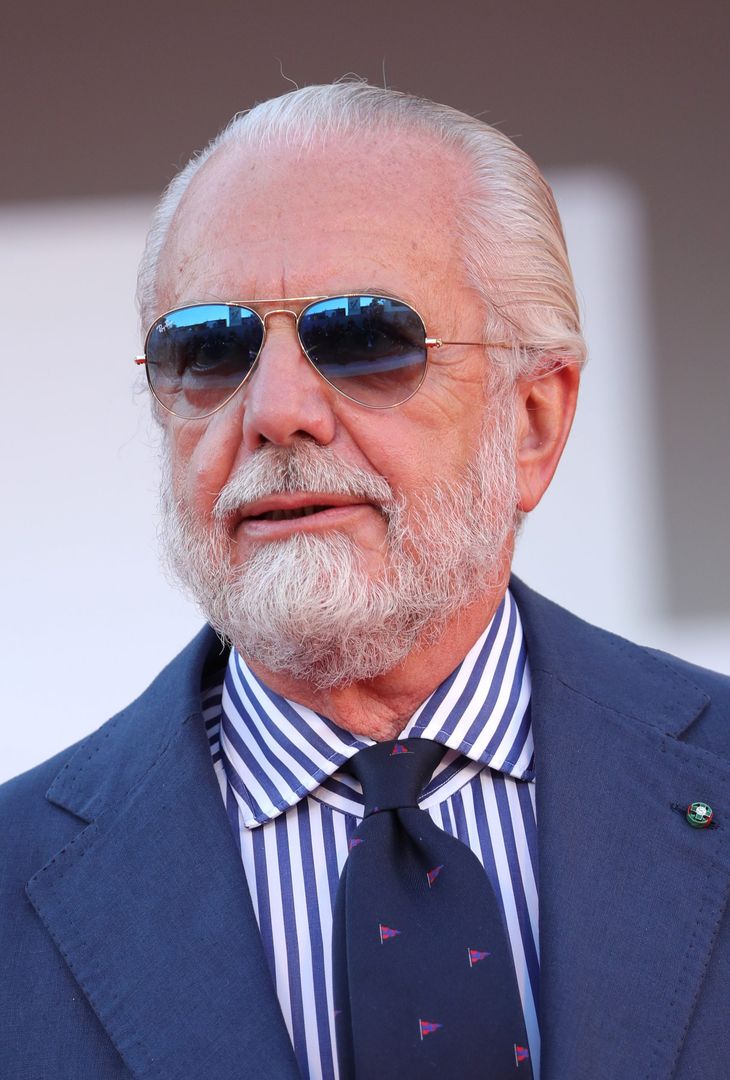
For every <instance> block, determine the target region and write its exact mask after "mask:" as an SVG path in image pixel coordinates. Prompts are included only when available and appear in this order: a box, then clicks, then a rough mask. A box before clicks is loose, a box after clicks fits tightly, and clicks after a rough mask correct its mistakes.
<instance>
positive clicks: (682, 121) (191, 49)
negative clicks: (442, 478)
mask: <svg viewBox="0 0 730 1080" xmlns="http://www.w3.org/2000/svg"><path fill="white" fill-rule="evenodd" d="M268 10H269V6H268V5H267V6H266V11H265V10H264V5H253V4H250V3H242V2H240V0H239V2H222V0H211V2H208V3H206V4H204V5H203V4H202V3H200V4H187V5H186V4H185V3H183V2H180V0H175V2H173V0H156V2H154V3H148V4H147V3H146V4H142V3H141V2H140V0H131V2H130V3H127V4H125V5H117V6H115V7H113V8H111V7H109V6H108V5H98V4H92V3H90V2H84V3H79V2H74V0H68V2H66V3H64V4H61V5H47V6H45V7H44V8H43V10H42V11H41V10H39V9H37V8H36V7H35V6H34V5H22V6H21V5H20V4H17V3H16V4H15V5H13V7H12V8H9V7H6V10H5V11H4V15H3V25H2V33H1V34H0V41H1V42H2V44H0V49H1V50H2V55H0V102H2V110H3V115H2V130H0V136H1V137H2V146H3V161H4V168H3V170H2V172H0V203H1V202H2V201H3V200H5V201H6V202H7V201H12V200H18V199H20V200H26V199H36V198H43V199H47V198H59V197H67V196H84V197H85V196H88V195H118V194H125V193H148V192H154V191H156V190H159V188H160V187H161V186H162V185H163V184H164V183H165V181H166V180H167V179H168V178H169V177H170V175H171V174H172V172H173V171H174V168H175V166H176V165H179V164H180V163H182V162H183V161H184V160H185V159H186V157H187V156H188V155H189V154H190V153H191V152H192V151H193V150H195V149H196V148H198V147H199V146H200V145H201V144H202V143H203V142H204V141H205V140H206V139H207V138H208V137H209V136H210V135H211V133H212V132H214V131H215V130H216V129H217V127H218V126H219V125H220V124H221V123H222V122H223V121H224V120H225V119H227V118H228V117H229V116H230V115H231V114H232V113H233V112H234V111H236V110H237V109H240V108H243V107H246V106H247V105H249V104H250V103H252V102H253V101H254V100H256V99H258V98H261V97H266V96H269V95H271V94H275V93H279V92H281V91H282V90H285V89H287V87H288V86H289V84H288V83H287V81H286V79H285V78H283V77H282V75H281V74H280V64H281V68H282V70H283V72H284V74H285V75H286V76H288V77H289V78H291V79H294V80H297V81H299V82H312V81H327V80H329V79H331V78H334V77H337V76H339V75H342V74H343V73H345V72H349V71H354V72H357V73H359V74H361V75H364V76H367V77H368V78H370V79H371V80H372V81H381V80H382V79H383V73H384V72H385V77H386V79H387V81H388V83H389V84H390V85H393V86H395V87H399V88H403V89H409V90H412V91H416V92H422V93H424V94H426V95H428V96H431V97H434V98H436V99H438V100H443V101H447V102H449V103H451V104H453V105H456V106H458V107H460V108H463V109H466V110H468V111H470V112H474V113H481V114H483V115H484V116H485V118H486V119H488V120H490V121H492V122H494V123H497V124H499V125H500V126H501V127H502V128H503V129H504V130H505V131H506V132H507V133H508V134H510V135H512V136H513V137H516V138H517V140H518V141H519V142H520V143H521V144H522V145H523V146H525V147H526V148H527V149H528V150H530V152H531V153H532V154H533V156H535V157H536V159H537V160H538V162H539V163H540V164H541V165H542V166H544V167H547V168H552V169H556V168H565V167H576V166H577V167H581V166H588V167H608V168H609V169H611V170H613V171H616V172H618V173H620V174H623V176H624V177H625V178H626V180H627V182H628V183H629V184H630V185H631V186H633V187H634V188H635V189H636V191H637V193H638V196H639V197H640V198H641V200H642V203H643V206H644V208H645V213H646V225H647V232H646V241H647V259H648V270H649V281H648V291H647V295H646V317H647V322H648V325H649V328H650V331H651V340H652V342H653V344H654V351H653V356H652V357H651V363H652V364H653V403H654V405H655V408H656V410H657V415H658V420H657V424H656V439H657V444H656V451H657V456H658V459H659V460H660V461H661V463H662V466H663V467H662V469H661V472H660V474H659V476H658V479H657V484H658V486H659V496H660V504H661V514H662V520H663V530H662V534H663V537H664V543H663V544H662V547H661V550H658V551H657V552H656V559H657V563H658V566H659V570H660V572H661V574H662V576H663V583H664V590H663V595H664V602H665V604H666V609H667V612H668V613H672V614H675V615H685V616H690V615H693V614H712V613H715V614H722V613H724V612H728V611H730V574H729V573H728V572H727V546H728V538H729V537H730V498H729V497H728V494H729V493H728V471H729V470H728V465H729V464H730V425H729V424H728V423H727V420H726V412H727V403H728V392H729V391H730V365H729V364H728V345H727V342H728V314H727V279H728V259H727V252H728V250H729V249H730V229H729V228H728V224H729V219H730V210H729V205H730V200H728V197H727V190H728V179H729V174H730V170H729V169H728V164H729V163H730V140H728V138H727V97H728V64H727V53H726V45H727V41H728V38H729V37H730V6H728V5H727V4H726V3H723V2H722V0H715V2H707V0H695V2H694V3H692V4H689V3H686V2H685V0H669V2H664V3H660V2H656V3H646V2H644V3H642V2H641V0H638V2H631V3H629V2H623V3H622V2H620V0H619V2H615V0H614V2H613V3H611V4H599V3H593V2H586V0H564V2H560V3H559V2H544V3H543V2H540V3H531V4H526V3H519V2H515V0H498V2H489V0H474V2H471V3H459V2H458V0H457V3H456V4H444V3H443V0H419V2H418V3H416V2H415V0H410V2H407V3H400V4H393V3H392V0H388V2H385V0H373V2H370V3H363V4H359V5H355V4H347V5H345V4H342V3H341V2H336V0H332V2H331V3H314V4H313V3H308V4H301V3H289V4H278V5H273V6H271V8H270V11H271V13H270V14H267V11H268ZM615 319H616V326H617V330H618V331H619V335H618V339H617V341H619V342H620V328H621V321H622V313H621V312H620V311H617V312H616V313H615ZM617 347H618V346H617Z"/></svg>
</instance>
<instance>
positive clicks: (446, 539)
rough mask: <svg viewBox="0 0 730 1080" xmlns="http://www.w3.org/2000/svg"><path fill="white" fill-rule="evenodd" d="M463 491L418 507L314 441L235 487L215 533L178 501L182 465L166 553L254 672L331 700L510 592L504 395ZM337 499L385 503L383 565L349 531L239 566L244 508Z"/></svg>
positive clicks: (166, 484) (276, 547)
mask: <svg viewBox="0 0 730 1080" xmlns="http://www.w3.org/2000/svg"><path fill="white" fill-rule="evenodd" d="M500 397H501V400H500V401H494V399H493V400H492V405H493V408H492V410H490V416H488V417H487V418H486V420H485V424H484V428H483V431H482V434H481V438H480V442H479V446H478V449H477V452H476V454H475V455H474V459H473V460H472V461H470V462H468V463H467V465H466V467H465V470H464V475H463V477H462V478H461V479H460V480H459V481H458V482H453V481H452V482H449V483H446V482H441V481H436V482H435V483H434V484H433V485H432V487H431V488H430V489H429V491H428V492H427V493H425V494H422V495H420V496H417V497H415V498H414V497H411V499H410V500H406V499H405V497H404V496H403V495H401V494H398V493H396V492H394V491H393V489H392V488H391V486H390V484H389V483H388V482H387V481H386V480H385V478H384V477H382V476H379V475H377V474H375V473H370V472H368V471H366V470H364V469H360V468H358V467H356V466H352V465H348V464H346V463H344V462H342V461H341V460H339V459H338V458H337V457H336V455H335V454H334V453H333V452H332V451H331V450H330V449H329V448H328V447H323V446H319V445H318V444H316V443H315V442H313V441H311V440H309V439H301V440H299V441H297V442H296V443H294V444H292V445H291V446H287V447H280V446H273V445H271V444H267V445H265V446H263V447H261V448H260V449H259V450H258V451H256V453H255V454H254V455H253V456H252V458H251V459H250V460H249V461H248V462H247V463H246V465H245V466H244V467H243V468H242V469H241V470H239V471H238V472H237V473H236V474H234V476H233V477H231V479H230V480H229V481H228V483H227V484H226V485H225V487H224V488H223V489H222V490H221V492H220V493H219V495H218V498H217V500H216V504H215V507H214V511H213V515H212V520H211V521H206V522H201V521H200V520H196V519H195V517H194V516H193V514H192V513H191V511H190V509H189V508H188V506H186V505H185V503H184V502H183V501H182V500H180V499H175V497H174V495H173V485H172V475H171V474H172V470H171V463H170V461H169V454H166V456H165V462H164V467H163V482H162V498H161V507H162V523H161V540H162V549H163V556H164V559H165V562H166V564H167V567H168V569H169V570H170V572H171V574H172V576H173V578H174V579H176V581H177V582H178V583H179V584H181V585H182V586H183V589H184V590H185V591H186V592H188V593H189V595H190V596H191V597H192V598H193V599H194V601H195V602H196V603H197V604H198V606H199V607H200V609H201V610H202V612H203V614H204V615H205V616H206V618H207V619H208V621H209V622H210V624H211V625H212V626H213V628H214V629H215V630H216V631H217V632H218V633H219V635H221V637H223V638H224V639H225V640H226V641H227V642H229V643H230V644H231V645H232V646H233V647H234V648H235V649H236V650H237V651H238V652H239V653H240V654H241V655H242V656H243V657H244V659H247V660H250V661H255V662H257V663H258V664H260V665H262V666H263V667H264V668H265V669H267V670H269V671H274V672H280V673H285V674H286V675H288V676H289V677H292V678H294V679H297V680H303V681H305V682H306V683H308V684H310V685H312V686H314V687H316V688H318V689H326V688H331V687H334V686H344V685H348V684H351V683H354V682H362V681H365V680H368V679H373V678H376V677H377V676H379V675H382V674H384V673H385V672H387V671H390V670H392V669H393V668H395V667H397V666H398V665H399V664H400V663H401V662H402V661H403V660H405V658H406V657H407V656H408V655H409V654H410V653H411V652H413V651H415V650H416V649H418V648H422V647H424V646H425V645H430V644H433V643H434V642H435V641H437V640H438V639H439V637H440V636H441V635H442V634H443V632H444V630H445V628H446V627H447V625H448V623H449V622H450V620H451V619H453V618H454V616H455V615H456V614H457V613H458V612H459V611H461V610H462V609H463V608H465V607H467V606H468V605H470V604H473V603H474V602H476V601H478V600H479V599H480V598H481V597H483V596H484V595H485V594H486V593H487V591H488V590H490V589H494V588H495V587H497V586H500V585H501V584H502V578H503V575H504V574H505V555H506V554H508V553H509V550H510V548H509V545H510V543H511V541H512V538H513V533H514V530H515V527H516V523H517V518H518V514H517V489H516V475H515V464H514V408H513V403H512V400H511V398H509V399H508V400H505V398H506V397H507V394H505V392H504V391H503V392H502V395H500ZM295 492H297V493H298V492H310V493H317V494H325V493H327V494H337V495H345V496H349V497H353V498H356V499H358V500H365V501H368V502H370V503H372V505H373V506H375V507H376V508H377V509H378V510H379V511H380V513H381V514H382V515H383V518H384V520H385V523H386V553H385V557H384V565H383V567H382V570H381V571H380V573H379V574H378V575H377V576H373V574H372V573H371V572H368V570H367V569H366V567H365V565H364V561H363V555H362V552H361V550H360V548H359V547H358V545H357V543H356V541H355V540H354V539H353V537H351V536H350V535H348V534H346V533H341V532H336V531H332V532H327V533H324V534H313V533H298V534H295V535H293V536H291V537H289V538H287V539H285V540H277V541H273V542H269V543H266V544H261V545H260V546H257V547H256V549H255V550H254V551H253V553H252V554H251V555H250V556H249V557H248V558H247V559H246V561H245V563H243V564H242V565H239V566H235V565H234V564H233V553H234V550H235V546H234V541H233V537H232V534H231V523H232V520H233V516H234V514H235V512H236V511H237V510H239V509H240V508H241V507H242V506H244V505H245V504H248V503H251V502H254V501H255V500H257V499H262V498H266V497H267V496H270V495H275V494H284V493H295Z"/></svg>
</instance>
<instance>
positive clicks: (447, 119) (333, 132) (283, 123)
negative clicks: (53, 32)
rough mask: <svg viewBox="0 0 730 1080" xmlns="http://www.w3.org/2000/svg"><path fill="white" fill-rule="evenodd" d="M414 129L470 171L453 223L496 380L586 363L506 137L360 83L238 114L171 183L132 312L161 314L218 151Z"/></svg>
mask: <svg viewBox="0 0 730 1080" xmlns="http://www.w3.org/2000/svg"><path fill="white" fill-rule="evenodd" d="M362 130H367V131H375V132H382V133H392V132H397V131H398V130H401V131H403V130H409V131H414V130H415V131H421V132H423V133H424V135H425V136H430V137H431V138H432V139H435V140H436V141H437V142H441V144H442V145H443V146H444V147H447V148H452V149H454V150H456V151H457V152H460V153H461V154H462V155H463V158H464V161H465V163H466V164H467V165H468V167H469V168H470V170H471V178H472V179H471V183H470V184H469V188H468V195H467V197H466V198H465V199H464V203H463V205H462V206H461V207H460V208H459V215H458V221H457V222H456V223H455V224H456V228H457V230H458V234H459V237H460V241H461V246H462V251H463V257H464V262H465V266H466V271H467V278H468V280H469V283H470V284H471V285H472V286H473V287H474V289H475V290H476V292H477V295H479V296H480V297H482V299H483V301H484V305H485V309H486V312H487V316H486V322H485V326H484V340H485V341H503V340H504V341H508V342H510V343H513V348H511V349H505V350H500V351H499V361H498V363H499V365H500V367H501V368H502V372H503V374H505V375H508V376H510V377H512V378H514V377H516V376H518V375H538V374H540V372H541V371H544V370H546V369H547V368H548V367H552V366H553V365H554V363H555V362H556V360H557V361H558V362H561V363H575V364H579V365H580V364H582V363H583V362H584V360H585V358H586V346H585V341H584V339H583V335H582V333H581V328H580V315H579V311H578V301H577V298H576V293H575V286H574V283H573V277H572V274H571V270H570V264H569V262H568V253H567V250H566V247H565V238H564V236H563V230H562V226H561V223H560V217H559V215H558V211H557V207H556V205H555V199H554V198H553V194H552V191H551V190H550V187H549V186H548V184H547V183H546V181H545V180H544V178H543V177H542V175H541V174H540V171H539V169H538V168H537V166H536V164H535V162H534V161H533V160H532V158H530V157H529V156H528V155H527V154H526V153H525V152H524V151H523V150H521V149H520V148H519V147H518V146H516V145H515V143H513V142H512V140H511V139H509V138H508V137H507V136H506V135H503V134H502V132H500V131H498V130H497V129H496V128H493V127H491V126H490V125H489V124H485V123H483V122H482V121H481V120H477V119H475V118H474V117H471V116H468V115H466V113H462V112H459V111H458V110H457V109H452V108H450V107H449V106H447V105H439V104H436V103H435V102H432V101H428V100H426V99H425V98H419V97H414V96H413V95H410V94H404V93H400V92H398V91H395V90H386V89H382V88H381V87H377V86H370V85H368V84H367V83H362V82H338V83H333V84H329V85H324V86H307V87H304V88H302V89H301V90H294V91H293V92H291V93H288V94H284V95H282V96H281V97H278V98H272V99H271V100H269V101H264V102H262V103H261V104H259V105H256V106H255V107H254V108H253V109H251V110H250V111H248V112H244V113H240V114H238V115H237V116H235V117H234V118H233V119H232V120H231V122H230V123H229V124H228V126H227V127H225V128H224V129H223V131H221V132H220V134H219V135H217V136H216V137H215V138H214V139H213V140H212V141H211V142H210V143H209V144H208V145H207V146H206V147H205V149H204V150H202V151H201V152H200V153H199V154H197V155H195V156H194V157H193V158H191V160H190V161H189V162H188V164H187V165H186V166H185V168H184V169H182V170H181V172H179V173H178V174H177V176H176V177H175V178H174V179H173V180H172V182H171V183H170V185H169V187H168V188H167V190H166V191H165V192H164V194H163V195H162V198H161V199H160V201H159V203H158V205H157V208H156V210H155V213H154V217H153V220H152V226H151V228H150V232H149V235H148V237H147V243H146V246H145V250H144V254H143V256H142V261H141V264H140V268H139V277H138V283H137V303H138V307H139V311H140V317H141V319H142V321H143V323H144V324H145V325H147V324H148V323H149V322H150V321H151V320H152V319H153V318H154V314H155V309H156V306H157V295H156V290H157V279H158V270H159V264H160V260H161V256H162V253H163V250H164V247H165V243H166V240H167V237H168V234H169V231H170V227H171V225H172V222H173V219H174V217H175V215H176V212H177V210H178V208H179V206H180V203H181V201H182V199H183V196H184V195H185V192H186V191H187V189H188V187H189V185H190V183H191V181H192V179H193V177H194V176H195V175H196V173H197V172H198V170H199V169H201V168H202V167H203V165H204V164H205V162H206V161H208V159H209V158H210V157H211V156H212V155H213V154H214V153H215V152H216V151H217V150H219V149H220V148H221V147H226V146H230V145H247V146H255V147H256V148H257V149H258V150H259V151H261V150H262V149H265V148H266V146H272V145H282V144H283V145H288V146H292V147H294V148H297V149H298V150H299V152H306V149H307V147H309V146H311V145H313V144H314V142H315V141H321V140H322V139H327V138H330V137H338V136H347V135H352V134H354V133H356V132H357V131H362Z"/></svg>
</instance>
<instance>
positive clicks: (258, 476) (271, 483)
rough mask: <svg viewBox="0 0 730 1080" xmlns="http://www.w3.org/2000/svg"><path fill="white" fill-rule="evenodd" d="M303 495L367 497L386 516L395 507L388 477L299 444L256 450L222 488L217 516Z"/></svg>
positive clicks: (323, 448) (311, 445)
mask: <svg viewBox="0 0 730 1080" xmlns="http://www.w3.org/2000/svg"><path fill="white" fill-rule="evenodd" d="M298 492H309V493H311V494H319V495H345V496H350V497H354V498H361V499H366V500H367V501H368V502H371V503H374V504H376V505H377V506H379V507H380V508H381V509H382V510H383V511H385V512H386V513H387V512H388V510H389V509H391V508H392V507H393V506H394V505H395V503H396V497H395V495H394V494H393V490H392V488H391V486H390V484H389V483H388V481H387V480H386V479H385V477H383V476H378V475H377V474H375V473H370V472H368V471H367V470H366V469H361V468H360V467H359V466H357V465H348V464H347V463H346V462H344V461H342V460H340V459H339V458H337V457H336V456H335V455H334V453H333V452H332V451H331V450H330V449H329V448H328V447H326V446H316V445H315V444H314V443H309V442H298V443H294V444H293V445H292V446H263V447H262V448H261V449H260V450H257V451H256V453H255V454H254V455H253V457H252V458H251V460H250V461H248V462H247V463H246V464H245V465H244V466H243V468H241V469H239V471H238V472H237V473H235V474H234V475H233V476H232V477H231V478H230V480H229V481H228V482H227V483H226V484H225V486H224V487H223V488H222V489H221V491H220V493H219V494H218V497H217V499H216V501H215V506H214V509H213V516H214V517H216V518H218V519H221V518H225V517H226V516H227V515H228V514H231V513H234V512H236V511H237V510H240V509H241V507H244V506H246V505H247V504H248V503H253V502H257V501H258V500H259V499H266V498H268V497H269V496H271V495H287V494H295V493H298Z"/></svg>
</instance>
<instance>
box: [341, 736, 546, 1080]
mask: <svg viewBox="0 0 730 1080" xmlns="http://www.w3.org/2000/svg"><path fill="white" fill-rule="evenodd" d="M443 754H444V747H443V746H440V745H439V744H438V743H434V742H430V741H429V740H427V739H403V740H397V741H394V742H387V743H377V744H376V745H375V746H370V747H367V749H365V750H361V751H360V752H359V753H358V754H356V755H355V756H354V757H353V758H352V759H351V761H350V763H349V768H350V770H351V772H353V773H354V774H355V776H356V777H357V778H358V779H359V780H360V782H361V784H362V787H363V792H364V797H365V813H364V818H363V821H362V823H361V825H360V826H359V827H358V828H357V830H356V831H355V832H354V834H353V835H352V837H351V839H350V852H349V855H348V858H347V862H346V863H345V867H344V870H343V872H342V876H341V878H340V884H339V888H338V891H337V899H336V903H335V915H334V926H333V967H334V994H335V999H334V1000H335V1010H336V1020H335V1030H336V1032H337V1052H338V1059H339V1064H340V1078H341V1080H388V1078H389V1077H394V1078H398V1080H410V1078H411V1077H414V1078H415V1077H418V1078H420V1077H425V1076H434V1077H436V1076H438V1077H441V1078H442V1080H446V1078H451V1077H454V1078H457V1077H458V1080H476V1078H479V1080H503V1078H505V1077H519V1078H520V1080H522V1078H523V1077H528V1078H529V1077H531V1076H532V1071H531V1067H530V1061H529V1053H528V1048H527V1039H526V1036H525V1026H524V1017H523V1012H522V1006H521V1003H520V997H519V992H518V989H517V981H516V978H515V971H514V965H513V962H512V954H511V951H510V946H509V941H508V939H507V934H506V932H505V929H504V925H503V921H502V916H501V913H500V908H499V904H498V901H497V898H496V896H495V894H494V890H493V889H492V887H491V885H490V883H489V880H488V878H487V875H486V874H485V872H484V869H483V867H482V865H481V863H480V862H479V860H478V859H477V857H476V856H475V855H474V854H473V852H472V851H471V850H470V849H469V848H468V847H467V846H466V845H465V844H462V843H461V841H460V840H456V839H454V838H453V837H451V836H449V835H448V834H447V833H445V832H443V831H442V830H441V829H439V828H438V826H437V825H435V824H434V823H433V821H432V820H431V817H430V816H429V814H428V813H427V812H426V811H424V810H419V809H418V796H419V795H420V793H421V791H422V790H423V788H424V787H425V786H426V784H427V783H428V781H429V780H430V778H431V776H432V774H433V771H434V769H435V768H436V766H437V765H438V763H439V761H440V760H441V758H442V756H443Z"/></svg>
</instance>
